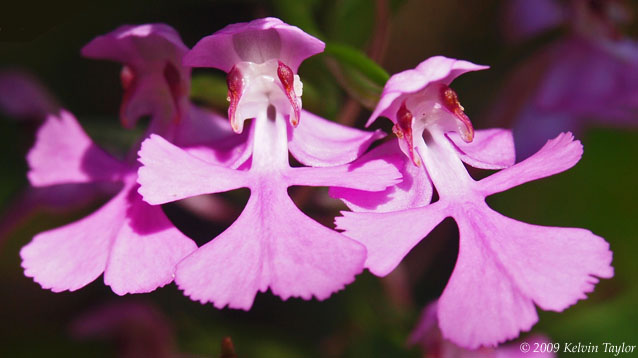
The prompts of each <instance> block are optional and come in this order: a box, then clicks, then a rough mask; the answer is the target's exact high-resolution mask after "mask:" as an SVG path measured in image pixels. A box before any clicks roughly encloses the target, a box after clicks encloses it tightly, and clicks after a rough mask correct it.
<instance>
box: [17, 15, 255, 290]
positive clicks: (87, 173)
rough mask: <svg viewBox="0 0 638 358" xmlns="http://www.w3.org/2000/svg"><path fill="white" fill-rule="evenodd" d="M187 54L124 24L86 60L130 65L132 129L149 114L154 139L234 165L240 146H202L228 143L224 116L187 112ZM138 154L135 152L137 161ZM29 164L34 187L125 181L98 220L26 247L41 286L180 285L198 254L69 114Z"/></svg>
mask: <svg viewBox="0 0 638 358" xmlns="http://www.w3.org/2000/svg"><path fill="white" fill-rule="evenodd" d="M187 50H188V49H187V48H186V47H185V46H184V45H183V44H182V42H181V40H180V38H179V35H178V34H177V33H176V32H175V31H174V30H173V29H172V28H170V27H169V26H167V25H162V24H152V25H141V26H122V27H120V28H118V29H116V30H115V31H113V32H111V33H109V34H106V35H103V36H99V37H97V38H96V39H94V40H93V41H91V42H90V43H89V44H88V45H86V47H84V49H83V50H82V53H83V54H84V55H85V56H89V57H94V58H104V59H111V60H116V61H120V62H123V63H124V64H125V67H124V70H123V78H124V88H125V95H124V100H123V104H122V112H121V113H122V121H123V123H124V124H125V125H127V126H130V125H133V124H134V123H135V121H136V120H137V118H138V117H139V116H142V115H147V114H148V115H151V124H150V126H149V129H148V131H149V132H159V133H162V134H164V135H166V136H167V137H171V138H173V139H174V140H176V141H180V143H181V144H182V145H184V146H188V145H191V146H189V147H188V149H189V150H191V151H192V152H193V155H198V156H200V157H202V158H206V160H208V161H210V162H216V163H226V164H228V165H232V163H233V162H234V161H235V160H236V159H237V158H240V157H241V156H242V155H243V154H242V153H243V152H242V150H241V148H240V147H241V146H238V147H232V146H231V147H229V148H226V147H223V148H221V149H220V150H219V152H214V151H212V150H211V148H210V147H206V146H203V144H201V143H203V142H205V141H208V142H210V141H213V140H216V139H217V140H221V142H222V143H226V144H228V141H225V140H224V139H223V136H224V133H225V134H226V135H228V134H233V133H232V131H231V129H230V126H228V124H227V123H226V122H225V121H224V120H223V119H222V118H221V117H220V116H217V117H215V115H213V114H211V113H207V112H205V111H203V110H200V109H197V108H194V106H189V105H188V98H187V97H186V95H187V90H186V89H187V88H188V81H189V76H190V73H189V70H188V69H186V68H183V66H182V65H181V58H182V56H183V55H184V54H185V53H186V51H187ZM201 128H204V129H206V133H208V134H205V135H203V134H199V135H198V136H190V135H186V134H188V133H193V132H197V131H201V132H204V131H203V130H201ZM206 136H207V137H208V138H207V139H206V138H204V137H206ZM233 136H234V134H233ZM234 137H236V136H234ZM189 138H190V139H189ZM187 139H189V140H190V142H188V141H187ZM233 140H234V139H233ZM137 148H138V146H135V147H134V148H133V149H132V152H133V154H134V153H136V152H137ZM237 148H240V150H236V149H237ZM226 149H228V150H226ZM27 160H28V162H29V166H30V171H29V174H28V177H29V181H30V182H31V184H32V185H34V186H36V187H42V186H45V187H48V186H52V185H59V184H68V183H95V182H104V181H108V182H116V183H120V184H122V188H121V190H120V191H119V193H117V195H115V197H113V198H112V199H111V200H110V201H109V202H107V203H106V204H105V205H103V206H102V207H101V208H99V209H98V210H97V211H95V212H94V213H93V214H91V215H89V216H87V217H85V218H83V219H81V220H79V221H76V222H73V223H70V224H67V225H65V226H63V227H60V228H57V229H53V230H49V231H45V232H42V233H40V234H38V235H36V236H35V237H34V239H33V241H31V242H30V243H29V244H28V245H26V246H25V247H23V248H22V250H21V252H20V255H21V257H22V266H23V267H24V269H25V275H27V276H29V277H33V279H34V280H35V281H36V282H38V283H39V284H40V285H41V286H42V287H44V288H48V289H51V290H53V291H54V292H59V291H64V290H70V291H74V290H76V289H79V288H81V287H83V286H85V285H87V284H88V283H90V282H92V281H93V280H95V279H96V278H97V277H98V276H100V275H101V274H102V273H104V282H105V283H106V284H107V285H109V286H111V288H112V289H113V291H114V292H115V293H117V294H119V295H123V294H126V293H140V292H149V291H152V290H154V289H156V288H157V287H159V286H163V285H165V284H167V283H169V282H171V281H173V272H174V268H175V265H176V264H177V262H178V261H179V260H181V259H182V258H183V257H184V256H186V255H187V254H189V253H191V252H192V251H194V250H195V249H196V248H197V246H196V245H195V243H194V242H193V241H192V240H191V239H189V238H188V237H186V236H184V235H183V234H182V233H181V232H180V231H179V230H178V229H177V228H175V227H174V226H173V224H172V223H171V222H170V221H169V219H168V218H167V217H166V216H165V215H164V212H163V211H162V209H161V207H159V206H151V205H148V204H147V203H145V202H144V201H142V198H141V197H140V196H139V194H138V193H137V187H138V185H137V182H136V181H137V173H136V170H137V167H138V164H137V163H136V162H130V161H127V162H123V161H119V160H116V159H115V158H113V157H111V156H110V155H108V154H107V153H106V152H104V151H103V150H102V149H100V148H99V147H98V146H97V145H95V144H94V143H93V142H92V141H91V139H90V138H89V137H88V136H87V135H86V133H85V132H84V131H83V130H82V128H81V126H80V124H79V123H78V122H77V120H76V119H75V118H74V117H73V115H72V114H71V113H69V112H67V111H64V110H63V111H61V112H60V114H59V115H50V116H49V117H48V118H47V120H46V122H45V123H44V124H43V126H42V127H41V128H40V129H39V131H38V135H37V140H36V143H35V145H34V147H33V148H32V149H31V151H30V152H29V154H28V157H27Z"/></svg>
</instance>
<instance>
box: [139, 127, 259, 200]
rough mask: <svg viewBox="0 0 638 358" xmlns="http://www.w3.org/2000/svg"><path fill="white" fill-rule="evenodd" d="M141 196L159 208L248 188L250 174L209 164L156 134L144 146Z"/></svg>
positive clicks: (140, 180) (141, 156)
mask: <svg viewBox="0 0 638 358" xmlns="http://www.w3.org/2000/svg"><path fill="white" fill-rule="evenodd" d="M139 161H140V162H141V163H142V164H143V166H142V167H140V169H139V177H138V183H140V185H141V186H140V189H139V193H140V194H141V195H142V197H144V201H146V202H148V203H150V204H153V205H157V204H164V203H168V202H171V201H175V200H179V199H184V198H188V197H191V196H195V195H200V194H209V193H219V192H223V191H228V190H233V189H237V188H242V187H246V186H248V184H249V182H250V178H249V174H248V173H247V172H242V171H238V170H233V169H228V168H224V167H221V166H217V165H212V164H209V163H207V162H205V161H203V160H201V159H198V158H196V157H194V156H192V155H190V154H188V153H186V152H185V151H183V150H182V149H180V148H178V147H176V146H175V145H173V144H171V143H169V142H167V141H166V140H165V139H164V138H162V137H160V136H158V135H156V134H153V135H151V136H150V137H149V138H148V139H146V140H145V141H144V142H143V143H142V149H140V152H139Z"/></svg>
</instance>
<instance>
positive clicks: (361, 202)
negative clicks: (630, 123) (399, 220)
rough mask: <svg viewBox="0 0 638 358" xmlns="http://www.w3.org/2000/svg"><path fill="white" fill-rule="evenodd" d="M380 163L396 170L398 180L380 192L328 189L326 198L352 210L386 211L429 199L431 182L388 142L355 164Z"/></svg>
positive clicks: (395, 143) (397, 147) (393, 143)
mask: <svg viewBox="0 0 638 358" xmlns="http://www.w3.org/2000/svg"><path fill="white" fill-rule="evenodd" d="M379 159H381V160H384V161H386V162H388V163H389V164H391V165H393V166H394V167H395V168H396V169H398V170H399V172H400V173H401V176H402V180H401V182H400V183H398V184H397V185H394V186H391V187H388V188H386V189H385V190H383V191H378V192H370V191H363V190H357V189H350V188H343V187H331V188H330V196H332V197H333V198H337V199H341V200H342V201H343V202H344V203H345V204H346V205H347V206H348V208H350V210H352V211H374V212H389V211H398V210H403V209H409V208H416V207H421V206H425V205H427V204H429V203H430V200H431V199H432V182H431V181H430V179H429V178H428V175H427V174H426V172H425V170H423V167H417V166H415V165H414V164H412V162H411V161H410V160H408V159H407V157H406V156H405V155H404V154H403V152H401V149H400V148H399V145H398V141H396V140H392V141H389V142H386V143H384V144H382V145H381V146H379V147H377V148H375V149H373V150H371V151H370V152H369V153H367V154H365V155H364V156H362V157H361V158H360V159H358V160H357V162H366V161H371V160H379Z"/></svg>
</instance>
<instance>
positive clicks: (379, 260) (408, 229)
mask: <svg viewBox="0 0 638 358" xmlns="http://www.w3.org/2000/svg"><path fill="white" fill-rule="evenodd" d="M341 215H343V216H339V217H336V218H335V224H336V226H337V229H341V230H345V231H344V233H343V234H344V235H346V236H348V237H349V238H352V239H355V240H357V241H359V242H360V243H362V244H363V245H364V246H365V247H366V249H367V250H368V258H367V259H366V264H365V266H366V268H368V269H369V270H370V272H372V273H373V274H375V275H377V276H385V275H387V274H389V273H390V272H392V270H394V268H395V267H397V265H398V264H399V263H400V262H401V260H402V259H403V258H404V257H405V255H407V254H408V252H410V250H412V248H413V247H414V246H416V244H418V243H419V242H420V241H421V240H422V239H423V238H425V237H426V236H427V235H428V234H429V233H430V231H432V229H434V228H435V227H436V226H437V225H438V224H439V223H440V222H441V221H442V220H443V219H444V218H445V217H446V216H448V213H447V206H446V204H443V203H442V202H440V201H439V202H436V203H434V204H431V205H428V206H426V207H422V208H416V209H409V210H403V211H395V212H388V213H353V212H349V211H342V212H341Z"/></svg>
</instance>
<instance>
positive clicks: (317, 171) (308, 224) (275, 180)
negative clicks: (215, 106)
mask: <svg viewBox="0 0 638 358" xmlns="http://www.w3.org/2000/svg"><path fill="white" fill-rule="evenodd" d="M323 48H324V44H323V43H322V42H321V41H319V40H318V39H316V38H314V37H312V36H310V35H308V34H306V33H304V32H303V31H301V30H300V29H298V28H297V27H294V26H290V25H287V24H284V23H282V22H281V20H279V19H274V18H265V19H258V20H255V21H252V22H249V23H240V24H234V25H230V26H227V27H225V28H224V29H222V30H220V31H219V32H217V33H215V34H213V35H211V36H208V37H205V38H204V39H202V40H201V41H200V42H199V43H197V45H195V47H194V48H193V49H192V50H191V51H190V52H189V53H188V54H187V55H186V57H185V63H186V64H187V65H189V66H205V67H215V68H219V69H221V70H224V71H226V72H227V73H228V95H229V96H228V97H229V101H230V107H229V110H228V114H229V119H230V123H231V125H232V127H233V129H234V130H235V131H236V132H237V133H240V132H242V131H244V130H245V129H246V130H249V131H250V133H251V134H250V136H249V137H250V138H251V143H252V156H250V158H249V160H248V161H247V162H246V163H244V164H243V165H242V166H240V167H239V168H240V169H239V170H235V169H229V168H226V167H223V166H219V165H215V164H211V163H208V162H206V161H203V160H200V159H198V158H195V157H193V156H191V155H189V154H188V153H186V152H184V151H183V150H181V149H180V148H178V147H176V146H174V145H172V144H170V143H168V142H167V141H166V140H164V139H162V138H161V137H159V136H151V138H150V139H148V140H147V141H145V142H144V143H143V144H142V149H141V151H140V161H141V162H142V163H143V164H144V165H143V167H141V168H140V170H139V183H140V184H141V187H140V189H139V192H140V194H142V196H143V197H144V200H146V201H147V202H149V203H151V204H162V203H166V202H170V201H175V200H179V199H182V198H187V197H191V196H194V195H199V194H204V193H217V192H223V191H228V190H233V189H237V188H242V187H247V188H250V191H251V195H250V199H249V200H248V203H247V204H246V207H245V209H244V211H243V212H242V214H241V215H240V216H239V218H238V219H237V220H236V221H235V222H234V223H233V224H232V225H231V226H230V227H229V228H228V229H227V230H226V231H224V232H223V233H222V234H221V235H220V236H219V237H217V238H215V239H213V240H212V241H211V242H209V243H207V244H206V245H204V246H202V247H200V248H199V249H198V250H197V251H195V252H194V253H193V254H191V255H189V256H188V257H186V258H185V259H184V260H183V261H182V262H181V263H180V264H179V265H178V267H177V271H176V274H175V275H176V276H175V281H176V283H177V284H178V286H179V287H180V288H181V289H182V290H184V292H185V294H186V295H188V296H190V297H191V298H192V299H194V300H198V301H200V302H202V303H205V302H212V303H213V304H214V305H215V307H218V308H222V307H224V306H226V305H228V306H229V307H231V308H239V309H245V310H247V309H249V308H250V307H251V306H252V304H253V300H254V298H255V295H256V293H257V292H258V291H261V292H264V291H266V290H267V289H268V288H270V289H271V290H272V292H273V293H274V294H276V295H278V296H280V297H282V298H283V299H287V298H289V297H301V298H304V299H310V298H311V297H312V296H315V297H317V298H318V299H325V298H327V297H328V296H330V294H332V292H335V291H337V290H339V289H341V288H343V287H344V286H345V285H346V284H348V283H350V282H352V281H353V280H354V276H355V275H356V274H358V273H360V272H361V271H362V270H363V262H364V260H365V255H366V251H365V248H364V247H363V246H362V245H361V244H359V243H358V242H356V241H354V240H351V239H348V238H346V237H345V236H343V235H341V234H339V233H337V232H335V231H332V230H330V229H328V228H326V227H324V226H322V225H320V224H318V223H317V222H315V221H313V220H312V219H310V218H308V217H307V216H305V215H304V214H303V213H302V212H301V211H300V210H299V209H298V208H297V207H296V206H295V204H294V203H293V202H292V200H291V199H290V198H289V197H288V193H287V188H288V187H290V186H293V185H306V186H335V185H336V186H345V187H352V188H358V189H363V190H371V191H375V190H383V189H385V188H386V187H387V186H389V185H392V184H396V183H397V182H398V181H399V180H400V174H399V172H398V171H397V170H396V169H395V168H394V167H393V166H392V165H389V164H387V163H386V162H385V161H382V160H378V161H370V162H367V163H357V162H354V163H352V164H349V165H346V164H345V163H349V162H351V161H353V160H354V159H356V158H357V157H358V156H359V155H360V154H361V153H362V152H363V151H365V149H366V148H367V147H368V146H369V145H370V143H372V142H373V141H374V140H376V139H377V138H380V137H381V136H382V134H381V133H378V132H374V133H369V132H362V131H359V130H355V129H350V128H345V127H342V126H340V125H337V124H335V123H331V122H329V121H326V120H324V119H321V118H319V117H316V116H314V115H312V114H310V113H307V112H304V111H302V110H301V98H300V97H301V91H302V84H301V81H300V79H299V76H298V75H297V74H296V72H297V68H298V67H299V65H300V64H301V62H302V61H303V60H304V59H305V58H307V57H309V56H312V55H314V54H316V53H319V52H321V51H323ZM249 118H254V119H253V122H252V125H251V126H250V128H244V127H245V126H244V121H245V119H249ZM289 150H290V152H291V153H292V154H293V155H294V156H295V157H296V158H297V159H298V160H299V161H300V162H302V163H304V164H307V165H312V166H315V167H323V168H308V167H303V168H291V167H290V165H289V163H288V151H289Z"/></svg>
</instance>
